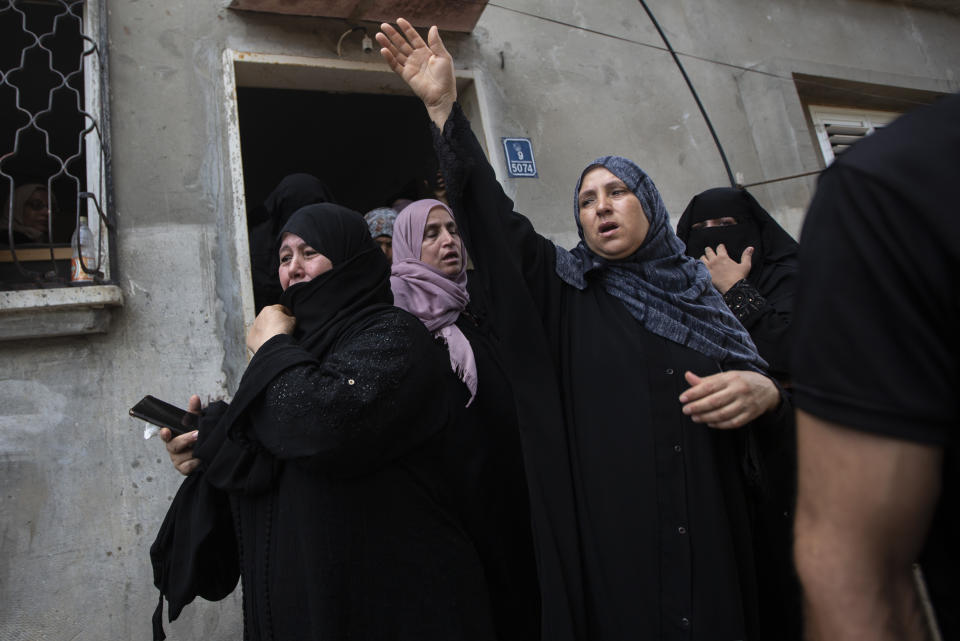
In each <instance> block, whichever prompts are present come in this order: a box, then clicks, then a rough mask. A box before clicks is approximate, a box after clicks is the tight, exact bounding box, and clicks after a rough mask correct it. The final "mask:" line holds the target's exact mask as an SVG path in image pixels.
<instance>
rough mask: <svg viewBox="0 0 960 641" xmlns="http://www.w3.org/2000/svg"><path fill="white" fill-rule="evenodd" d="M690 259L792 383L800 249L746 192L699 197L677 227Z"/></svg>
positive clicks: (780, 376) (772, 365) (720, 191)
mask: <svg viewBox="0 0 960 641" xmlns="http://www.w3.org/2000/svg"><path fill="white" fill-rule="evenodd" d="M677 236H679V237H680V240H682V241H683V242H684V243H685V244H686V246H687V249H686V254H687V256H692V257H693V258H699V259H700V260H701V261H703V263H704V264H705V265H706V266H707V269H709V270H710V277H711V279H712V280H713V285H714V287H716V288H717V290H718V291H719V292H720V293H721V294H723V299H724V300H725V301H726V303H727V305H729V306H730V309H731V310H732V311H733V313H734V315H735V316H736V317H737V319H738V320H739V321H740V322H741V323H743V326H744V327H746V328H747V331H749V332H750V336H751V338H753V342H754V343H756V345H757V350H758V351H759V352H760V355H761V356H762V357H763V358H764V360H766V361H767V363H768V364H769V366H770V373H771V374H773V375H774V376H776V377H777V378H778V379H779V380H781V381H783V382H788V381H789V380H790V364H789V359H790V348H791V344H790V321H791V316H792V314H793V294H794V289H795V288H796V281H797V263H798V259H797V252H798V250H799V248H800V245H798V244H797V241H795V240H794V239H793V238H792V237H791V236H790V234H788V233H787V232H786V231H784V229H783V228H782V227H781V226H780V225H779V224H777V221H775V220H774V219H773V217H772V216H770V214H768V213H767V211H766V210H765V209H764V208H763V207H761V206H760V203H758V202H757V201H756V199H755V198H754V197H753V196H751V195H750V193H749V192H747V191H745V190H743V189H732V188H729V187H720V188H717V189H708V190H707V191H705V192H703V193H700V194H697V195H696V196H694V197H693V199H692V200H691V201H690V204H689V205H687V208H686V210H685V211H684V212H683V215H682V216H681V217H680V222H679V223H677Z"/></svg>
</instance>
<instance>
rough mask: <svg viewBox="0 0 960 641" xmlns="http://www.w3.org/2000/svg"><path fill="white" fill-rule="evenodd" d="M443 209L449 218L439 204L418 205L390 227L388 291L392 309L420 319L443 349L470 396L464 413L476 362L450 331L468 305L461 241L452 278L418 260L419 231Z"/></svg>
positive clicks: (461, 337)
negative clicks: (435, 211)
mask: <svg viewBox="0 0 960 641" xmlns="http://www.w3.org/2000/svg"><path fill="white" fill-rule="evenodd" d="M435 207H442V208H443V209H445V210H446V211H447V213H449V214H450V216H451V217H452V216H453V212H451V211H450V208H449V207H447V206H446V205H445V204H443V203H442V202H440V201H439V200H432V199H425V200H417V201H415V202H413V203H411V204H409V205H407V206H406V207H404V208H403V211H401V212H400V214H399V215H398V216H397V220H396V221H395V222H394V223H393V268H392V271H391V276H390V287H391V288H392V289H393V302H394V305H396V306H397V307H399V308H400V309H404V310H406V311H408V312H410V313H411V314H413V315H414V316H416V317H417V318H419V319H420V320H421V321H422V322H423V324H424V325H426V326H427V329H428V330H430V331H431V332H433V334H434V336H439V337H441V338H442V339H443V341H444V342H445V343H446V344H447V350H448V351H449V352H450V367H452V368H453V371H454V372H456V374H457V376H459V377H460V380H462V381H463V383H464V385H466V386H467V389H468V390H470V400H469V401H467V407H469V406H470V403H472V402H473V399H474V397H475V396H476V395H477V362H476V359H475V358H474V355H473V348H472V347H471V346H470V341H468V340H467V337H466V336H464V335H463V332H461V331H460V328H459V327H457V326H456V325H454V323H455V322H456V321H457V318H459V316H460V312H462V311H463V310H464V309H465V308H466V306H467V302H468V301H469V300H470V295H469V294H467V258H466V252H465V251H464V248H463V241H461V246H460V255H461V257H462V259H463V264H462V265H461V266H460V272H459V273H458V274H457V275H456V276H454V277H447V276H446V275H444V274H443V273H442V272H440V270H438V269H436V268H434V267H431V266H430V265H428V264H426V263H425V262H423V261H421V260H420V247H421V244H422V243H423V229H424V227H426V226H427V217H428V216H429V215H430V210H431V209H433V208H435Z"/></svg>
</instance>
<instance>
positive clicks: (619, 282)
mask: <svg viewBox="0 0 960 641" xmlns="http://www.w3.org/2000/svg"><path fill="white" fill-rule="evenodd" d="M597 167H604V168H605V169H607V170H608V171H610V173H612V174H614V175H615V176H616V177H617V178H619V179H620V180H622V181H623V182H624V183H626V185H627V188H628V189H630V191H632V192H633V193H634V195H635V196H636V197H637V198H638V199H639V200H640V204H641V205H642V206H643V212H644V213H645V214H646V216H647V219H648V220H649V221H650V229H649V230H648V231H647V236H646V238H645V239H644V241H643V244H642V245H641V246H640V248H639V249H638V250H637V251H636V252H634V253H633V254H632V255H631V256H629V257H628V258H624V259H622V260H615V261H611V260H606V259H604V258H601V257H600V256H598V255H597V254H595V253H594V252H593V251H592V250H591V249H590V248H589V247H587V244H586V243H585V242H584V240H583V227H582V226H581V224H580V199H579V195H580V185H581V183H582V182H583V177H584V175H586V173H587V172H588V171H590V170H591V169H596V168H597ZM573 211H574V218H575V220H576V223H577V232H578V233H579V234H580V244H578V245H577V246H576V247H575V248H574V249H573V250H572V251H566V250H564V249H562V248H560V247H558V248H557V265H556V269H557V274H558V275H559V276H560V278H561V279H563V281H564V282H566V283H568V284H569V285H571V286H573V287H576V288H577V289H581V290H582V289H586V288H587V286H588V284H589V283H590V282H592V281H594V280H599V282H600V284H601V285H602V286H603V288H604V289H605V290H606V291H607V293H609V294H610V295H611V296H614V297H616V298H617V299H619V300H620V302H622V303H623V304H624V306H626V308H627V310H628V311H629V312H630V314H631V315H632V316H633V317H634V318H635V319H637V321H638V322H639V323H640V324H642V325H643V326H644V327H645V328H646V329H648V330H649V331H651V332H653V333H654V334H656V335H658V336H662V337H663V338H666V339H668V340H671V341H673V342H675V343H679V344H680V345H685V346H687V347H689V348H690V349H692V350H694V351H696V352H699V353H701V354H703V355H705V356H708V357H710V358H713V359H715V360H717V361H719V362H720V363H721V364H723V365H725V366H727V365H729V364H731V363H734V362H739V363H746V364H748V365H752V366H754V367H756V368H757V369H765V368H766V366H767V364H766V363H765V362H764V360H763V359H762V358H760V355H759V354H758V353H757V348H756V347H755V346H754V344H753V340H751V338H750V335H749V334H748V333H747V330H745V329H744V328H743V325H741V324H740V321H738V320H737V319H736V317H735V316H734V315H733V314H732V313H731V312H730V309H729V308H728V307H727V304H726V303H725V302H724V301H723V298H722V297H721V296H720V293H719V292H718V291H717V290H716V289H715V288H714V287H713V284H712V282H711V280H710V272H709V271H707V267H706V265H704V264H703V263H701V262H700V261H699V260H696V259H694V258H690V257H688V256H686V255H684V246H683V243H682V242H681V241H680V239H679V238H677V235H676V234H675V233H674V232H673V228H672V227H671V226H670V216H669V215H668V214H667V208H666V207H664V205H663V200H662V199H661V198H660V192H658V191H657V188H656V186H655V185H654V184H653V181H652V180H651V179H650V177H649V176H647V174H646V173H644V171H643V170H642V169H640V167H638V166H637V165H636V164H635V163H634V162H633V161H631V160H628V159H626V158H622V157H620V156H604V157H602V158H598V159H596V160H595V161H593V162H592V163H591V164H590V165H589V166H588V167H587V168H586V169H584V170H583V173H581V174H580V180H578V181H577V188H576V190H575V191H574V196H573Z"/></svg>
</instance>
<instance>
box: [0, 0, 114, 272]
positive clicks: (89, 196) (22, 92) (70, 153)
mask: <svg viewBox="0 0 960 641" xmlns="http://www.w3.org/2000/svg"><path fill="white" fill-rule="evenodd" d="M93 1H94V2H96V1H97V0H93ZM91 4H92V2H85V1H84V0H0V200H2V199H3V198H4V196H5V197H6V200H5V208H4V210H3V211H0V221H2V222H3V223H5V224H4V225H2V228H0V251H2V252H3V255H2V256H0V266H2V262H7V263H12V265H13V267H14V268H15V269H9V268H8V269H6V270H5V271H0V289H29V288H37V287H58V286H63V285H66V284H67V283H68V282H69V281H70V278H69V266H68V263H69V261H68V260H65V259H69V258H70V255H71V253H72V252H71V248H70V247H69V244H68V241H69V239H70V237H71V235H72V234H73V230H75V229H77V227H78V225H79V221H80V217H81V216H87V219H88V220H89V221H90V222H89V224H90V227H91V230H92V231H93V235H94V239H95V244H96V248H97V251H96V255H97V263H96V266H94V265H89V264H87V263H86V261H85V260H83V256H82V253H81V252H80V251H79V248H73V249H76V250H77V253H78V254H79V255H80V265H79V267H80V269H82V270H83V272H85V273H87V274H90V275H92V276H93V282H103V281H104V274H105V273H109V270H105V269H104V268H105V265H104V259H105V257H106V256H107V255H108V253H109V252H107V251H105V246H104V243H105V241H106V240H109V238H111V237H112V235H113V234H112V232H113V230H114V228H115V225H114V223H113V220H112V216H111V215H110V214H109V210H108V208H107V206H106V201H107V194H108V193H109V192H108V190H107V180H108V173H109V172H108V169H109V146H108V144H107V138H108V135H109V134H108V133H107V132H106V127H104V126H103V125H102V124H101V123H102V122H106V120H105V118H104V117H103V116H104V114H105V111H104V109H103V108H102V107H105V104H102V103H103V102H104V101H103V94H104V93H105V92H104V91H103V87H104V86H105V83H104V82H102V74H103V73H105V70H106V66H105V63H106V61H105V56H104V51H103V45H102V44H101V42H102V41H103V38H101V39H100V40H101V42H98V41H96V40H94V39H93V38H92V37H90V35H88V34H87V33H86V32H85V29H84V27H85V22H84V18H85V16H84V12H85V11H87V10H89V9H90V8H92V7H91V6H89V5H91ZM101 6H102V5H100V4H98V5H97V6H96V8H97V9H100V8H101ZM94 17H99V18H100V22H99V23H97V27H96V28H94V29H93V31H94V32H95V33H99V34H101V35H102V34H103V33H104V32H105V31H104V30H103V28H102V23H103V15H102V12H101V11H97V12H96V13H95V14H94ZM87 18H88V22H87V24H93V22H92V20H90V19H89V18H90V16H87ZM31 184H33V185H35V187H34V189H33V190H30V189H29V187H25V186H28V185H31ZM37 186H39V187H37ZM18 187H19V188H23V189H21V190H20V193H19V194H18ZM24 187H25V188H24ZM38 189H40V190H41V191H42V190H43V189H45V191H46V199H47V204H48V207H47V211H46V224H45V225H43V228H42V229H41V228H40V227H41V222H40V221H39V216H37V215H35V216H34V218H33V219H32V220H31V221H29V222H30V223H31V224H32V225H33V226H32V227H31V226H30V225H29V224H25V222H24V217H25V213H24V211H25V210H22V211H18V210H17V209H16V205H17V204H18V201H20V202H24V201H26V200H27V199H29V198H30V197H31V194H33V195H37V194H38V192H37V190H38ZM26 191H30V192H31V193H30V194H26V195H24V193H25V192H26ZM42 196H43V194H40V195H39V197H40V198H42ZM41 202H42V201H41ZM58 204H59V206H58ZM71 214H72V215H71ZM91 214H95V215H91ZM94 223H95V224H94ZM3 245H7V247H6V248H3ZM4 249H5V250H6V251H3V250H4ZM4 259H5V260H4Z"/></svg>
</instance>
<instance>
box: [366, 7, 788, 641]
mask: <svg viewBox="0 0 960 641" xmlns="http://www.w3.org/2000/svg"><path fill="white" fill-rule="evenodd" d="M398 25H399V26H400V28H401V30H402V33H400V32H398V31H397V30H395V29H393V28H392V27H390V26H389V25H382V26H381V29H382V33H379V34H377V40H378V41H379V42H380V44H381V45H382V46H383V49H382V50H381V53H382V54H383V56H384V58H385V59H386V60H387V62H388V64H390V66H391V68H393V70H394V71H395V72H397V73H398V74H399V75H400V76H401V77H402V78H403V79H404V80H405V81H406V82H407V84H408V85H410V87H411V88H412V89H413V91H414V93H416V94H417V95H418V96H419V97H420V98H421V99H422V100H423V102H424V104H425V106H426V107H427V111H428V114H429V116H430V118H431V120H432V121H433V123H434V124H435V125H436V128H435V129H434V132H433V133H434V145H435V148H436V151H437V155H438V158H439V160H440V165H441V169H442V171H443V175H444V178H445V180H446V185H447V192H448V197H449V202H450V205H451V208H452V209H453V211H454V213H455V214H456V216H457V223H458V227H459V229H460V231H461V233H462V234H463V237H464V240H465V242H466V245H467V249H468V251H469V253H470V255H471V257H472V258H473V260H474V263H475V264H476V266H477V275H478V276H479V278H480V280H481V283H480V286H481V287H482V289H483V291H484V294H485V295H486V296H487V297H488V300H489V314H490V318H491V324H492V326H493V327H494V330H495V331H496V333H497V335H498V337H499V339H500V340H501V342H502V343H503V350H502V354H503V358H504V364H505V369H506V371H507V375H508V377H510V379H511V382H512V383H513V385H514V394H515V398H516V404H517V414H518V418H519V422H520V429H521V437H522V443H523V453H524V458H525V462H526V471H527V476H528V484H529V487H530V495H531V514H532V519H533V523H534V542H535V546H536V551H537V560H538V571H539V574H540V585H541V598H542V630H541V638H542V639H544V640H550V641H565V640H568V639H577V640H590V641H603V640H611V641H612V640H620V639H641V638H652V639H684V640H690V639H694V640H699V639H711V640H714V639H722V640H729V641H733V640H735V639H750V638H754V634H755V633H756V630H757V627H756V594H755V581H754V568H753V554H752V549H751V541H750V532H749V522H748V518H747V512H746V504H745V496H744V487H743V484H744V478H743V476H744V463H745V462H746V461H747V460H748V459H747V457H746V456H745V452H744V449H743V447H742V446H743V440H744V439H743V431H742V430H736V429H725V428H737V427H741V426H744V425H747V424H748V423H750V422H751V421H753V419H757V418H759V417H760V416H761V415H764V414H771V415H775V414H776V413H777V412H783V411H787V406H786V404H785V403H781V396H780V393H779V390H778V389H777V387H776V385H775V384H774V383H773V382H772V381H771V379H769V378H767V377H766V376H764V375H763V374H760V373H758V371H757V368H759V367H762V366H763V361H762V359H761V358H760V357H759V356H758V355H757V353H756V350H755V348H754V346H753V343H752V341H751V340H750V338H749V336H748V335H747V334H746V332H745V331H744V329H743V327H742V326H741V325H740V324H739V323H738V322H737V321H736V319H735V318H734V317H733V315H732V314H731V313H730V311H729V309H727V307H726V305H725V304H724V303H723V301H722V299H721V298H720V296H719V294H718V293H717V292H716V291H715V290H714V289H713V287H712V285H711V284H710V280H709V274H708V273H707V270H706V268H705V267H704V266H703V265H702V264H701V263H699V262H698V261H695V260H692V259H690V258H687V257H685V256H684V255H683V245H682V243H680V241H679V240H678V239H677V238H676V236H675V235H674V233H673V231H672V229H671V228H670V226H669V217H668V216H667V212H666V210H665V208H664V207H663V203H662V201H661V199H660V197H659V194H658V193H657V191H656V188H655V187H654V185H653V182H652V181H651V180H650V179H649V177H647V176H646V174H644V173H643V172H642V171H641V170H640V169H639V167H637V166H636V165H635V164H633V163H632V162H630V161H628V160H626V159H624V158H619V157H604V158H600V159H598V160H597V161H595V162H594V163H592V164H591V165H590V166H588V167H587V168H586V169H585V170H584V172H583V174H582V175H581V176H580V181H579V183H578V185H577V189H576V193H575V198H576V201H575V214H576V216H575V219H576V221H577V227H578V230H579V231H580V233H581V238H582V239H583V242H581V243H580V245H579V246H578V247H577V248H576V249H575V250H573V251H572V252H568V251H566V250H563V249H561V248H558V247H556V246H555V245H554V244H553V243H551V242H550V241H548V240H547V239H545V238H543V237H542V236H539V235H538V234H536V233H535V232H534V230H533V228H532V226H531V225H530V223H529V221H528V220H527V219H526V218H524V217H523V216H520V215H519V214H516V213H514V212H513V203H512V202H511V201H510V200H509V199H508V198H507V197H506V195H505V194H504V193H503V190H502V189H501V187H500V185H499V184H498V183H497V181H496V178H495V176H494V173H493V170H492V168H491V167H490V165H489V164H488V163H487V161H486V158H485V156H484V154H483V151H482V148H481V146H480V144H479V143H478V141H477V140H476V138H475V137H474V136H473V134H472V132H471V129H470V124H469V122H468V121H467V120H466V118H465V117H464V116H463V113H462V111H461V110H460V108H459V105H458V104H457V103H456V82H455V79H454V75H453V63H452V59H451V58H450V55H449V53H447V51H446V49H445V48H444V47H443V43H442V42H441V40H440V37H439V34H438V32H437V30H436V27H432V28H431V29H430V33H429V36H428V40H429V44H428V43H427V42H425V41H424V40H423V39H422V38H421V37H420V36H419V35H418V34H417V33H416V31H415V30H414V29H413V27H412V26H410V24H409V23H408V22H407V21H405V20H402V19H401V20H398ZM757 423H759V421H757ZM760 427H762V425H758V424H754V425H752V426H750V427H749V428H748V429H754V428H760ZM710 428H715V429H710Z"/></svg>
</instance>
